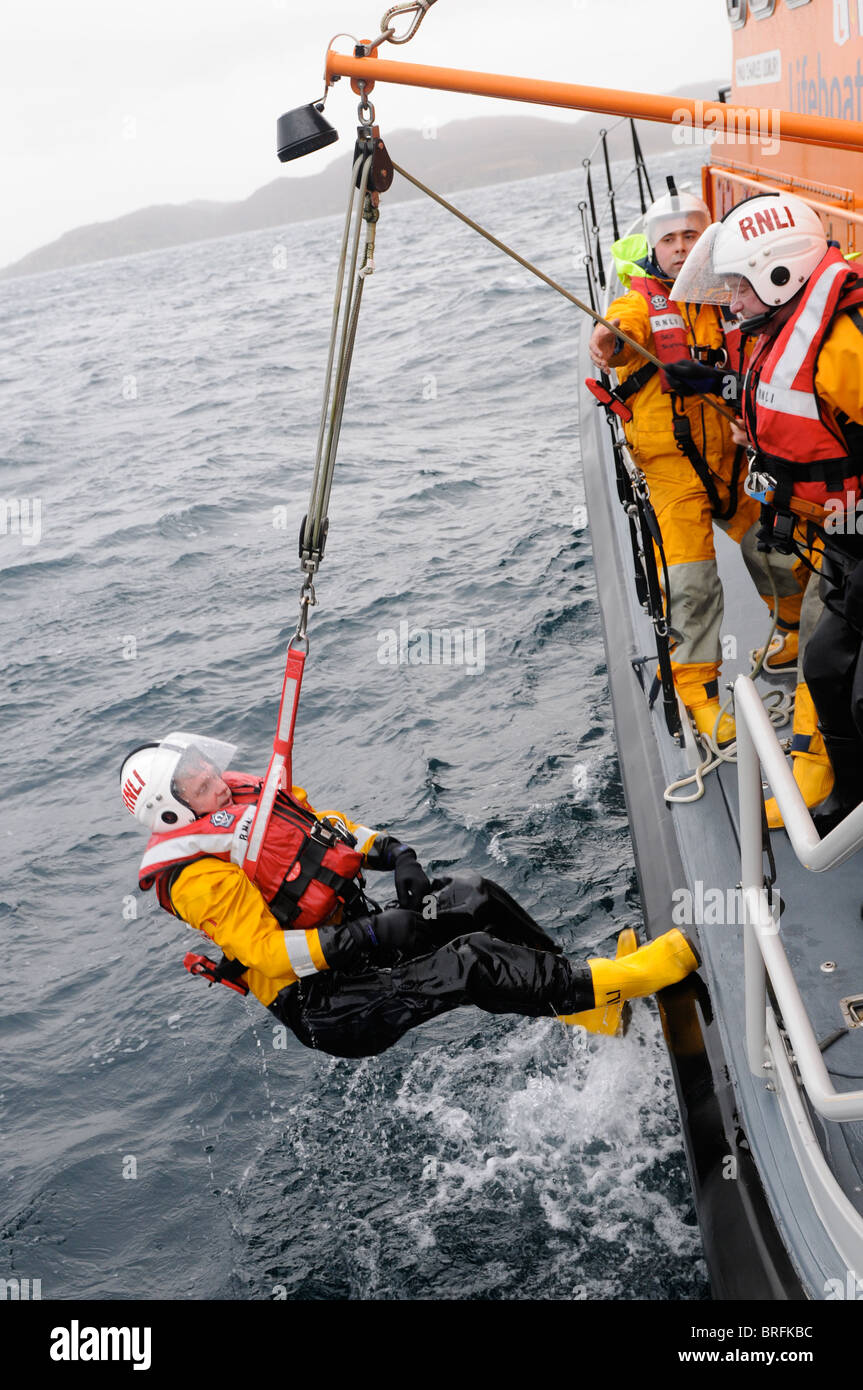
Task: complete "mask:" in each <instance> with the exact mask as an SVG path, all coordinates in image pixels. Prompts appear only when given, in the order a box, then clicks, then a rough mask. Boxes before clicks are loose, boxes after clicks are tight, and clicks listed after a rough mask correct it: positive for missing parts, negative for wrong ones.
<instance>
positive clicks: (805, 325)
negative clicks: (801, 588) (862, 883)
mask: <svg viewBox="0 0 863 1390" xmlns="http://www.w3.org/2000/svg"><path fill="white" fill-rule="evenodd" d="M678 285H679V286H680V290H681V293H683V292H685V293H687V294H689V295H691V297H692V298H693V299H697V300H700V301H706V300H710V301H711V302H713V303H726V304H728V305H729V307H730V309H731V311H732V312H733V313H735V314H737V315H739V316H741V318H742V319H743V321H744V322H743V327H744V329H745V330H746V331H748V332H750V333H757V334H758V335H759V336H758V338H757V341H756V342H755V345H754V347H753V350H752V354H751V357H750V362H749V370H748V372H747V376H746V381H745V385H744V392H743V421H742V425H741V430H743V429H745V436H744V435H743V433H740V435H739V437H740V438H744V437H745V438H746V440H747V442H748V443H749V445H750V446H751V448H752V449H753V450H754V455H755V457H754V461H753V470H754V471H756V472H758V473H759V474H761V475H763V477H764V478H765V479H769V480H770V484H769V486H767V485H765V488H764V495H765V498H766V500H767V502H768V503H769V505H766V506H765V512H764V531H765V539H766V540H767V541H768V542H769V543H772V544H774V545H777V546H779V547H781V548H782V549H784V550H786V551H790V552H796V553H799V554H802V555H805V556H807V557H808V558H809V559H810V562H811V563H813V564H814V565H815V566H816V567H819V566H820V568H821V571H822V579H821V586H820V587H821V594H822V597H823V598H825V600H826V603H827V608H826V609H824V608H823V606H822V605H821V604H820V602H819V599H818V597H817V594H816V586H815V585H814V584H812V585H810V586H809V590H810V591H811V592H808V596H807V600H806V603H805V605H804V613H803V622H802V631H801V659H802V666H803V673H804V676H805V684H801V685H799V686H798V689H797V696H796V701H795V713H794V739H793V742H792V754H793V758H794V775H795V779H796V780H797V782H798V785H799V786H800V789H801V792H802V793H803V797H804V800H805V801H806V803H807V805H809V806H813V807H815V808H816V810H815V812H814V814H813V819H814V820H815V823H816V825H817V826H818V828H819V829H820V831H821V833H822V834H826V833H827V832H828V831H829V830H830V829H832V828H833V826H834V825H836V824H838V822H839V820H841V819H842V818H843V817H844V815H845V814H847V812H848V811H849V810H851V809H853V807H854V806H856V805H857V804H858V803H859V802H860V800H861V799H863V668H861V658H860V645H861V629H863V567H861V564H860V561H861V557H863V537H861V536H860V535H859V534H858V533H857V517H858V510H857V509H858V506H859V502H860V498H861V496H863V487H861V477H860V474H861V468H863V447H861V444H863V429H862V428H861V426H863V317H861V310H863V282H861V280H860V277H859V276H858V273H857V271H856V270H855V268H854V267H853V266H852V265H850V264H849V263H848V262H847V261H846V260H845V258H844V257H843V256H842V254H841V252H840V251H839V249H838V247H837V246H836V245H835V244H833V245H831V244H830V243H828V240H827V236H826V233H825V231H824V227H823V225H822V222H821V219H820V217H819V216H818V213H817V212H816V211H815V210H814V209H813V208H811V207H809V206H808V204H807V203H805V202H804V201H803V200H802V199H801V198H798V197H796V196H795V195H793V194H790V193H788V194H786V193H772V194H762V195H759V196H757V197H754V198H749V199H746V200H745V201H744V202H742V203H739V204H738V205H737V206H735V207H734V208H732V210H731V211H730V212H729V213H728V214H726V216H725V218H723V220H722V221H721V222H718V223H715V224H714V225H713V226H712V227H711V228H710V229H709V230H708V232H707V233H706V234H705V236H704V238H703V240H702V242H701V243H700V244H699V247H698V253H697V255H696V256H694V257H693V259H692V261H691V262H690V263H688V264H687V265H686V266H685V267H684V270H683V272H682V273H681V275H680V278H679V281H678ZM813 629H814V630H813ZM807 687H808V688H807ZM819 725H820V728H819ZM822 737H823V741H822ZM825 744H826V751H825ZM828 754H829V762H828V757H827V755H828ZM831 763H832V771H831V768H830V764H831ZM834 774H835V783H834ZM831 787H832V794H831V795H830V796H829V797H828V799H827V800H826V801H825V800H823V798H824V797H827V794H828V792H830V791H831ZM768 821H769V823H770V824H771V825H774V826H775V825H781V823H782V822H781V818H780V815H779V811H778V808H777V806H776V803H775V800H772V801H770V802H768Z"/></svg>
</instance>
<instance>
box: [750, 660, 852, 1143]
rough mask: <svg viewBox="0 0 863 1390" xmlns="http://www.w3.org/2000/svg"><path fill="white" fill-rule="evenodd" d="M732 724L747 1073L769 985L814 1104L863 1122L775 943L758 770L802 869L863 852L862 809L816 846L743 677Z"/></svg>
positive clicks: (762, 1046) (762, 1045) (819, 869)
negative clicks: (835, 1076)
mask: <svg viewBox="0 0 863 1390" xmlns="http://www.w3.org/2000/svg"><path fill="white" fill-rule="evenodd" d="M734 714H735V720H736V724H737V778H738V796H739V805H740V847H741V888H742V890H743V904H744V923H745V925H744V929H743V930H744V973H745V1001H746V1050H747V1056H748V1059H749V1068H750V1071H752V1072H753V1073H754V1074H755V1075H756V1076H762V1077H763V1076H764V1069H765V1063H766V1062H767V1059H768V1056H769V1051H768V1043H767V987H766V984H767V982H766V977H767V976H768V975H769V977H770V983H771V985H772V986H773V992H774V994H775V997H776V1002H777V1004H778V1005H779V1009H780V1012H781V1014H782V1019H783V1022H784V1025H785V1028H786V1030H787V1032H788V1036H789V1038H790V1040H791V1046H792V1049H793V1051H794V1056H795V1059H796V1062H797V1066H798V1069H799V1071H800V1078H801V1080H802V1082H803V1085H804V1087H805V1089H806V1094H807V1095H808V1097H809V1099H810V1101H811V1102H812V1105H813V1106H814V1107H815V1109H816V1110H817V1111H818V1113H819V1114H820V1115H823V1116H824V1117H825V1119H828V1120H860V1119H863V1090H857V1091H844V1092H839V1091H836V1089H835V1088H834V1086H833V1082H832V1081H831V1079H830V1074H829V1072H828V1071H827V1068H826V1067H825V1065H824V1058H823V1056H822V1055H821V1051H820V1049H819V1047H818V1040H817V1038H816V1037H815V1034H814V1032H813V1030H812V1024H811V1023H810V1021H809V1015H808V1013H807V1011H806V1006H805V1004H804V1003H803V1000H802V998H801V997H800V991H799V989H798V988H797V982H796V981H795V979H794V975H793V973H792V970H791V966H790V965H789V963H788V957H787V956H786V954H785V948H784V947H783V945H782V942H781V940H780V928H779V926H778V925H777V923H776V921H775V920H774V918H773V916H772V914H771V912H770V907H769V904H768V900H767V892H766V889H765V887H764V870H763V860H762V819H761V804H762V797H763V792H762V787H761V767H762V766H763V768H764V771H765V772H766V773H767V778H768V781H769V782H770V785H771V787H772V789H773V794H774V796H775V797H776V801H777V803H778V805H779V809H780V811H781V812H782V816H783V819H784V821H785V828H786V830H787V831H788V838H789V839H790V841H791V844H792V847H793V849H794V853H795V854H796V855H797V858H798V859H799V860H800V863H801V864H802V865H803V867H804V868H806V869H810V870H812V871H813V872H814V873H823V872H824V870H825V869H832V868H834V867H835V866H836V865H838V864H842V863H844V861H845V860H846V859H849V858H850V857H851V855H852V854H855V853H856V852H857V850H858V849H860V848H861V847H863V805H860V806H858V807H857V809H856V810H854V811H852V812H851V813H850V814H849V815H847V816H846V817H845V819H844V820H843V821H842V822H841V824H840V825H837V826H836V828H835V830H831V831H830V834H829V835H826V836H825V837H824V839H823V840H822V839H820V838H819V835H818V831H817V830H816V829H815V826H814V825H813V823H812V817H811V816H810V814H809V811H808V808H807V806H806V803H805V802H804V800H803V797H802V796H801V794H800V789H799V787H798V786H797V783H796V782H795V780H794V775H793V773H792V771H791V769H790V768H789V766H788V763H787V762H786V759H785V755H784V753H783V752H782V748H781V746H780V744H779V740H778V739H777V737H776V734H775V733H774V731H773V726H772V725H771V723H770V719H769V716H768V715H767V712H766V711H765V709H764V705H763V704H762V702H761V698H760V696H759V694H758V691H757V690H756V688H755V686H754V684H753V682H752V681H751V680H750V679H749V677H748V676H738V678H737V680H736V681H735V683H734Z"/></svg>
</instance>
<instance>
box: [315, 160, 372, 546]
mask: <svg viewBox="0 0 863 1390" xmlns="http://www.w3.org/2000/svg"><path fill="white" fill-rule="evenodd" d="M361 165H362V173H361V175H360V186H359V198H356V180H357V174H358V173H359V171H360V167H361ZM371 165H372V160H371V156H370V155H367V156H366V157H365V158H364V159H363V156H360V158H358V159H357V160H356V161H355V163H354V167H353V171H352V175H351V188H350V195H349V197H348V208H347V213H346V215H345V226H344V232H343V235H342V247H341V254H340V256H339V267H338V271H337V274H336V292H335V298H334V301H333V317H332V330H331V333H330V348H329V355H328V357H327V370H326V375H325V378H324V397H323V404H322V406H321V423H320V428H319V430H318V445H317V450H316V453H315V468H314V473H313V474H312V487H311V493H310V495H309V507H308V512H307V514H306V520H305V525H304V527H303V535H302V550H303V551H304V552H308V554H309V556H310V559H309V561H308V564H309V565H311V569H312V573H314V570H315V569H317V565H318V563H319V562H320V555H321V551H322V548H323V541H324V539H325V535H324V527H325V524H326V517H327V509H328V506H329V500H330V491H331V489H332V484H333V471H334V469H335V462H336V452H337V449H338V443H339V434H340V432H341V424H342V415H343V413H344V406H345V397H346V395H347V389H348V377H349V374H350V368H351V358H352V355H353V348H354V340H355V338H356V331H357V320H358V318H359V312H360V302H361V300H362V292H363V284H364V283H365V279H366V276H367V275H368V274H369V273H370V271H371V269H372V268H373V259H372V256H373V251H374V225H375V224H374V222H373V221H372V222H370V223H369V234H368V238H367V240H366V246H365V252H364V255H363V265H362V268H361V270H360V272H359V274H358V275H357V261H358V260H359V245H360V235H361V232H362V223H363V217H364V205H365V199H366V193H367V190H368V181H369V174H370V171H371ZM355 206H356V213H355V215H354V238H353V245H352V247H351V258H350V271H349V273H348V275H347V276H346V275H345V266H346V263H347V251H348V240H349V236H350V228H351V217H352V215H353V214H354V207H355ZM354 277H356V280H355V284H354V291H353V296H352V299H351V301H350V303H349V305H348V306H347V308H346V310H345V314H344V317H343V318H342V301H343V299H344V291H345V285H346V283H347V281H348V280H350V281H352V282H353V281H354ZM340 325H341V336H340V335H339V328H340ZM337 343H338V360H337V361H336V344H337ZM334 363H336V369H335V376H334V374H333V365H334ZM315 556H316V557H317V558H316V559H315ZM304 568H306V566H305V565H304Z"/></svg>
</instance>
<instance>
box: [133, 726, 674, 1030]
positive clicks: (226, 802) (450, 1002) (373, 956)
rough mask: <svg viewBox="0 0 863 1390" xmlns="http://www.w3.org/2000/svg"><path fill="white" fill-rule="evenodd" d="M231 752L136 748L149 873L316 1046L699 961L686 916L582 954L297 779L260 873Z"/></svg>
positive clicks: (589, 991)
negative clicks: (252, 866) (612, 948)
mask: <svg viewBox="0 0 863 1390" xmlns="http://www.w3.org/2000/svg"><path fill="white" fill-rule="evenodd" d="M235 751H236V750H235V749H233V748H232V747H231V745H227V744H218V743H217V742H216V741H215V740H210V739H204V738H200V737H196V736H193V735H189V734H180V733H176V734H170V735H168V737H167V738H166V739H163V740H162V742H161V743H159V744H146V745H144V746H143V747H141V748H138V749H135V750H134V751H133V752H132V753H130V754H129V756H128V757H127V758H126V760H125V762H124V764H123V769H122V772H121V787H122V795H123V800H124V802H125V804H126V806H127V807H128V809H129V810H130V811H131V812H132V814H133V815H134V816H135V818H136V819H137V820H138V821H140V822H141V824H143V825H145V826H147V828H148V829H149V830H151V831H152V832H153V833H152V834H151V837H150V840H149V842H148V845H147V849H146V852H145V854H144V858H143V860H142V863H141V869H140V874H139V881H140V884H141V886H142V888H145V889H146V888H148V887H151V886H153V885H155V887H156V892H157V895H158V898H159V902H160V904H161V906H162V907H163V908H165V910H166V911H169V912H172V913H174V914H175V915H176V916H178V917H181V918H183V920H185V921H186V922H188V924H189V925H190V926H192V927H194V928H196V929H197V930H198V931H201V932H203V933H204V934H205V935H206V936H207V937H209V938H210V940H212V941H214V942H215V943H216V944H217V945H218V946H219V947H221V949H222V951H223V953H224V956H225V958H226V959H225V961H224V962H223V963H222V964H220V965H219V966H218V967H217V973H216V975H215V978H218V979H220V980H225V981H226V982H230V983H231V984H232V985H233V986H235V987H239V988H240V989H241V992H245V991H246V989H249V990H251V992H252V993H253V994H254V995H255V996H256V997H257V998H258V999H259V1000H260V1002H261V1003H262V1004H264V1005H265V1006H266V1007H267V1008H269V1009H270V1011H271V1012H272V1013H273V1014H274V1015H275V1016H276V1018H278V1019H279V1020H280V1022H282V1023H285V1024H286V1025H287V1026H288V1027H290V1028H291V1029H292V1030H293V1031H294V1033H295V1034H296V1036H297V1037H298V1038H299V1039H300V1041H301V1042H303V1043H305V1044H306V1046H308V1047H314V1048H317V1049H319V1050H320V1051H322V1052H328V1053H331V1054H333V1055H334V1056H340V1057H364V1056H372V1055H375V1054H376V1053H379V1052H382V1051H384V1050H385V1049H386V1048H387V1047H390V1046H391V1045H392V1044H393V1043H394V1042H396V1041H397V1040H398V1039H399V1038H400V1037H401V1036H402V1035H403V1034H404V1033H405V1032H406V1031H407V1030H408V1029H410V1028H413V1027H416V1026H417V1025H418V1024H420V1023H424V1022H425V1021H426V1020H427V1019H431V1018H434V1017H436V1016H438V1015H439V1014H442V1013H445V1012H447V1011H448V1010H450V1009H454V1008H457V1007H459V1006H460V1005H462V1004H475V1005H477V1006H478V1007H479V1008H481V1009H485V1010H486V1011H488V1012H489V1013H513V1014H524V1015H528V1016H533V1017H536V1016H549V1015H557V1016H559V1017H561V1016H562V1017H563V1018H564V1021H566V1022H582V1021H583V1020H582V1017H581V1016H582V1015H583V1014H585V1013H586V1012H587V1011H592V1010H595V1009H600V1010H605V1009H606V1008H611V1009H619V1008H620V1007H621V1006H622V1004H623V1002H624V1001H625V1000H627V999H630V998H636V997H639V996H641V995H645V994H651V993H653V992H654V991H655V990H657V989H661V988H663V987H664V986H665V985H668V984H673V983H676V982H677V981H679V980H681V979H683V978H684V977H685V976H686V975H688V974H689V973H690V972H691V971H692V970H694V969H695V968H696V967H697V965H698V958H697V956H696V954H695V951H694V948H693V947H692V945H691V943H690V942H689V941H688V939H687V938H686V937H685V936H684V935H683V933H682V932H680V931H678V930H676V929H672V930H671V931H669V932H666V933H665V935H664V936H661V937H658V938H656V939H655V940H654V941H651V942H649V943H648V944H647V945H646V946H642V947H640V948H639V949H638V950H634V951H632V953H631V954H629V955H626V956H623V957H619V958H618V959H617V960H614V961H610V960H604V959H601V958H595V959H592V960H590V961H588V962H587V964H586V965H584V966H577V965H574V964H572V963H571V962H570V961H569V960H567V959H566V957H564V956H563V955H562V954H561V953H560V948H559V946H557V945H556V943H555V942H553V941H552V940H551V938H550V937H548V936H546V934H545V932H543V931H542V929H541V928H540V927H539V926H537V924H536V923H535V922H534V921H533V920H532V918H530V917H529V916H528V914H527V913H526V912H524V911H523V909H521V908H520V907H519V905H518V904H517V903H516V902H514V901H513V899H512V898H510V897H509V895H508V894H507V893H506V892H504V890H503V889H501V888H499V887H498V886H497V885H496V884H493V883H491V882H490V881H489V880H486V879H481V878H480V877H479V876H478V875H466V876H459V877H454V878H452V879H444V880H437V881H435V882H434V883H430V882H429V880H428V878H427V877H426V875H425V873H424V871H423V869H422V868H421V866H420V864H419V863H418V861H417V858H416V855H415V853H414V851H413V850H412V849H410V848H409V847H408V846H406V845H404V844H402V843H401V842H400V841H398V840H396V839H395V838H394V837H393V836H391V835H389V834H387V833H386V832H382V831H375V830H372V829H370V828H369V827H367V826H363V825H360V824H358V823H357V822H354V821H352V820H349V819H348V818H347V817H345V816H343V815H341V814H337V813H333V812H328V813H326V815H322V816H319V815H318V814H317V813H316V812H314V811H312V809H311V808H310V807H309V804H308V798H307V797H306V794H305V792H304V791H303V790H302V788H300V787H295V788H293V790H292V792H291V793H287V792H280V793H279V795H278V797H277V799H276V803H275V806H274V809H273V814H272V816H271V818H270V821H269V823H268V827H267V830H266V834H265V836H264V842H263V849H262V852H261V855H260V858H259V860H258V867H257V870H256V874H255V881H254V882H252V881H251V880H250V879H249V877H248V876H247V875H246V873H245V870H244V869H243V867H242V860H243V854H244V852H245V849H246V846H247V845H248V841H249V833H250V825H251V821H252V818H253V816H254V812H255V808H256V806H257V801H258V797H259V796H260V792H261V781H260V779H258V778H254V777H248V776H244V775H243V774H240V773H232V772H223V771H222V770H221V769H222V768H224V766H225V765H226V763H227V762H228V761H230V760H231V757H232V755H233V752H235ZM363 866H366V867H370V868H378V869H387V868H391V869H392V870H393V873H394V878H395V887H396V893H397V896H398V901H399V906H398V907H392V908H385V909H384V910H383V911H381V910H380V909H378V910H373V908H372V907H370V905H369V904H368V903H367V902H366V900H365V898H364V896H363V893H362V888H361V884H360V883H359V881H358V878H359V874H360V871H361V869H362V867H363ZM198 959H199V960H200V958H198ZM603 1031H605V1030H603Z"/></svg>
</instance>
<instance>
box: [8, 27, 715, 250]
mask: <svg viewBox="0 0 863 1390" xmlns="http://www.w3.org/2000/svg"><path fill="white" fill-rule="evenodd" d="M385 8H386V4H385V3H382V0H305V3H301V2H300V0H146V3H144V0H4V4H3V8H2V15H0V39H2V43H0V120H2V129H3V135H4V138H3V154H2V183H3V191H4V205H5V207H6V216H5V217H4V219H3V222H2V228H0V265H5V264H6V263H8V262H9V261H11V260H14V259H17V258H18V257H19V256H22V255H24V254H25V253H26V252H27V251H30V250H33V249H34V247H36V246H39V245H42V244H44V243H45V242H47V241H50V240H52V239H53V238H54V237H56V236H59V235H60V233H61V232H64V231H68V230H69V229H70V228H72V227H77V226H80V225H81V224H82V223H86V222H97V221H104V220H106V219H108V218H112V217H117V216H119V215H121V214H122V213H125V212H132V211H134V210H135V209H137V208H140V207H146V206H147V205H149V204H152V203H161V202H167V203H182V202H190V201H192V200H194V199H201V198H213V199H219V200H224V199H235V198H244V197H246V196H247V195H248V194H249V193H251V192H253V191H254V189H256V188H259V187H260V186H261V185H262V184H264V183H267V182H269V181H270V180H271V179H273V178H276V177H279V176H280V175H281V176H283V177H291V175H292V173H293V172H295V173H297V174H308V173H313V172H315V171H316V170H317V169H320V168H322V167H323V166H324V165H325V164H326V163H328V162H329V161H330V160H331V159H332V158H333V157H334V155H335V153H336V148H335V147H333V148H331V149H329V150H326V151H323V152H321V153H320V154H318V155H315V156H312V157H310V158H308V159H306V160H303V161H301V162H300V163H298V164H297V165H295V166H292V169H291V170H285V169H283V168H282V166H280V165H279V164H278V162H277V160H276V156H275V120H276V117H277V115H278V114H279V113H280V112H281V111H283V110H285V109H287V108H289V107H291V106H297V105H300V104H302V103H303V102H307V101H311V100H313V99H316V98H317V97H319V96H320V95H321V93H322V91H323V77H322V74H323V58H324V53H325V51H326V47H327V44H328V41H329V40H330V39H331V38H332V36H333V35H334V34H335V33H336V32H337V31H339V30H342V29H345V30H348V31H350V32H352V33H354V34H355V35H356V36H357V37H360V38H367V37H374V36H376V35H377V33H378V32H379V31H378V25H379V22H380V19H381V15H382V13H383V11H384V9H385ZM336 46H337V47H343V48H344V49H345V50H346V51H347V48H348V41H347V40H344V39H343V40H341V42H340V44H337V45H336ZM387 56H388V57H391V58H396V59H404V60H408V59H409V60H410V61H412V62H419V63H442V64H446V65H448V66H451V67H465V68H478V69H484V70H486V71H492V72H510V73H515V74H519V75H525V76H536V77H547V78H551V79H557V80H561V81H569V82H584V83H591V84H594V85H598V86H617V87H629V88H632V89H633V90H641V91H658V92H661V91H666V90H669V89H670V88H672V87H675V86H678V85H680V84H681V83H683V82H687V81H696V80H698V79H703V78H713V77H716V76H722V75H724V74H725V73H728V72H730V65H731V37H730V30H729V27H728V22H727V19H726V12H725V4H724V3H723V0H662V3H661V4H660V5H658V6H657V5H654V4H652V3H649V0H540V2H539V3H534V4H532V5H531V4H525V3H523V0H521V2H518V0H493V3H491V4H490V3H489V0H437V3H436V4H435V6H434V8H433V9H432V10H431V11H430V12H429V14H428V16H427V18H426V19H425V21H424V22H423V25H422V28H421V29H420V32H419V34H418V35H417V37H416V38H415V39H414V40H413V41H412V42H411V43H410V44H409V45H405V46H404V47H400V48H395V47H392V46H387ZM374 101H375V104H376V108H377V116H378V120H379V122H380V124H381V127H382V130H383V133H384V135H386V133H387V131H388V130H390V131H392V130H393V129H396V128H397V127H399V126H402V127H403V126H414V127H420V126H422V125H423V124H424V123H425V122H427V121H432V122H434V123H435V124H436V125H443V124H444V123H445V122H446V121H449V120H454V119H456V118H458V117H463V116H470V115H478V114H484V115H488V114H492V113H497V114H503V113H506V112H509V111H512V110H514V109H516V108H515V106H514V104H512V103H507V102H498V101H483V100H482V98H479V97H465V96H455V95H450V94H447V93H437V92H426V91H412V90H409V89H407V88H402V87H384V86H382V85H379V86H378V88H377V89H376V91H375V94H374ZM518 109H519V110H521V111H525V112H533V113H535V114H537V115H540V114H541V115H551V116H554V117H556V118H559V119H566V113H564V112H558V111H547V110H544V109H543V108H540V107H519V108H518ZM327 114H328V116H329V118H330V120H331V121H332V122H333V124H334V125H336V126H337V127H338V128H339V130H340V133H341V134H342V137H343V140H342V144H341V145H340V146H339V147H338V148H339V149H341V148H343V147H344V141H345V139H348V140H349V139H351V138H352V136H353V127H354V125H355V116H356V98H355V97H354V96H353V94H352V93H351V92H350V89H349V87H348V84H347V82H346V81H342V82H340V83H339V84H338V85H337V86H336V87H335V88H334V90H333V91H332V92H331V94H330V98H329V102H328V106H327Z"/></svg>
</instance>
